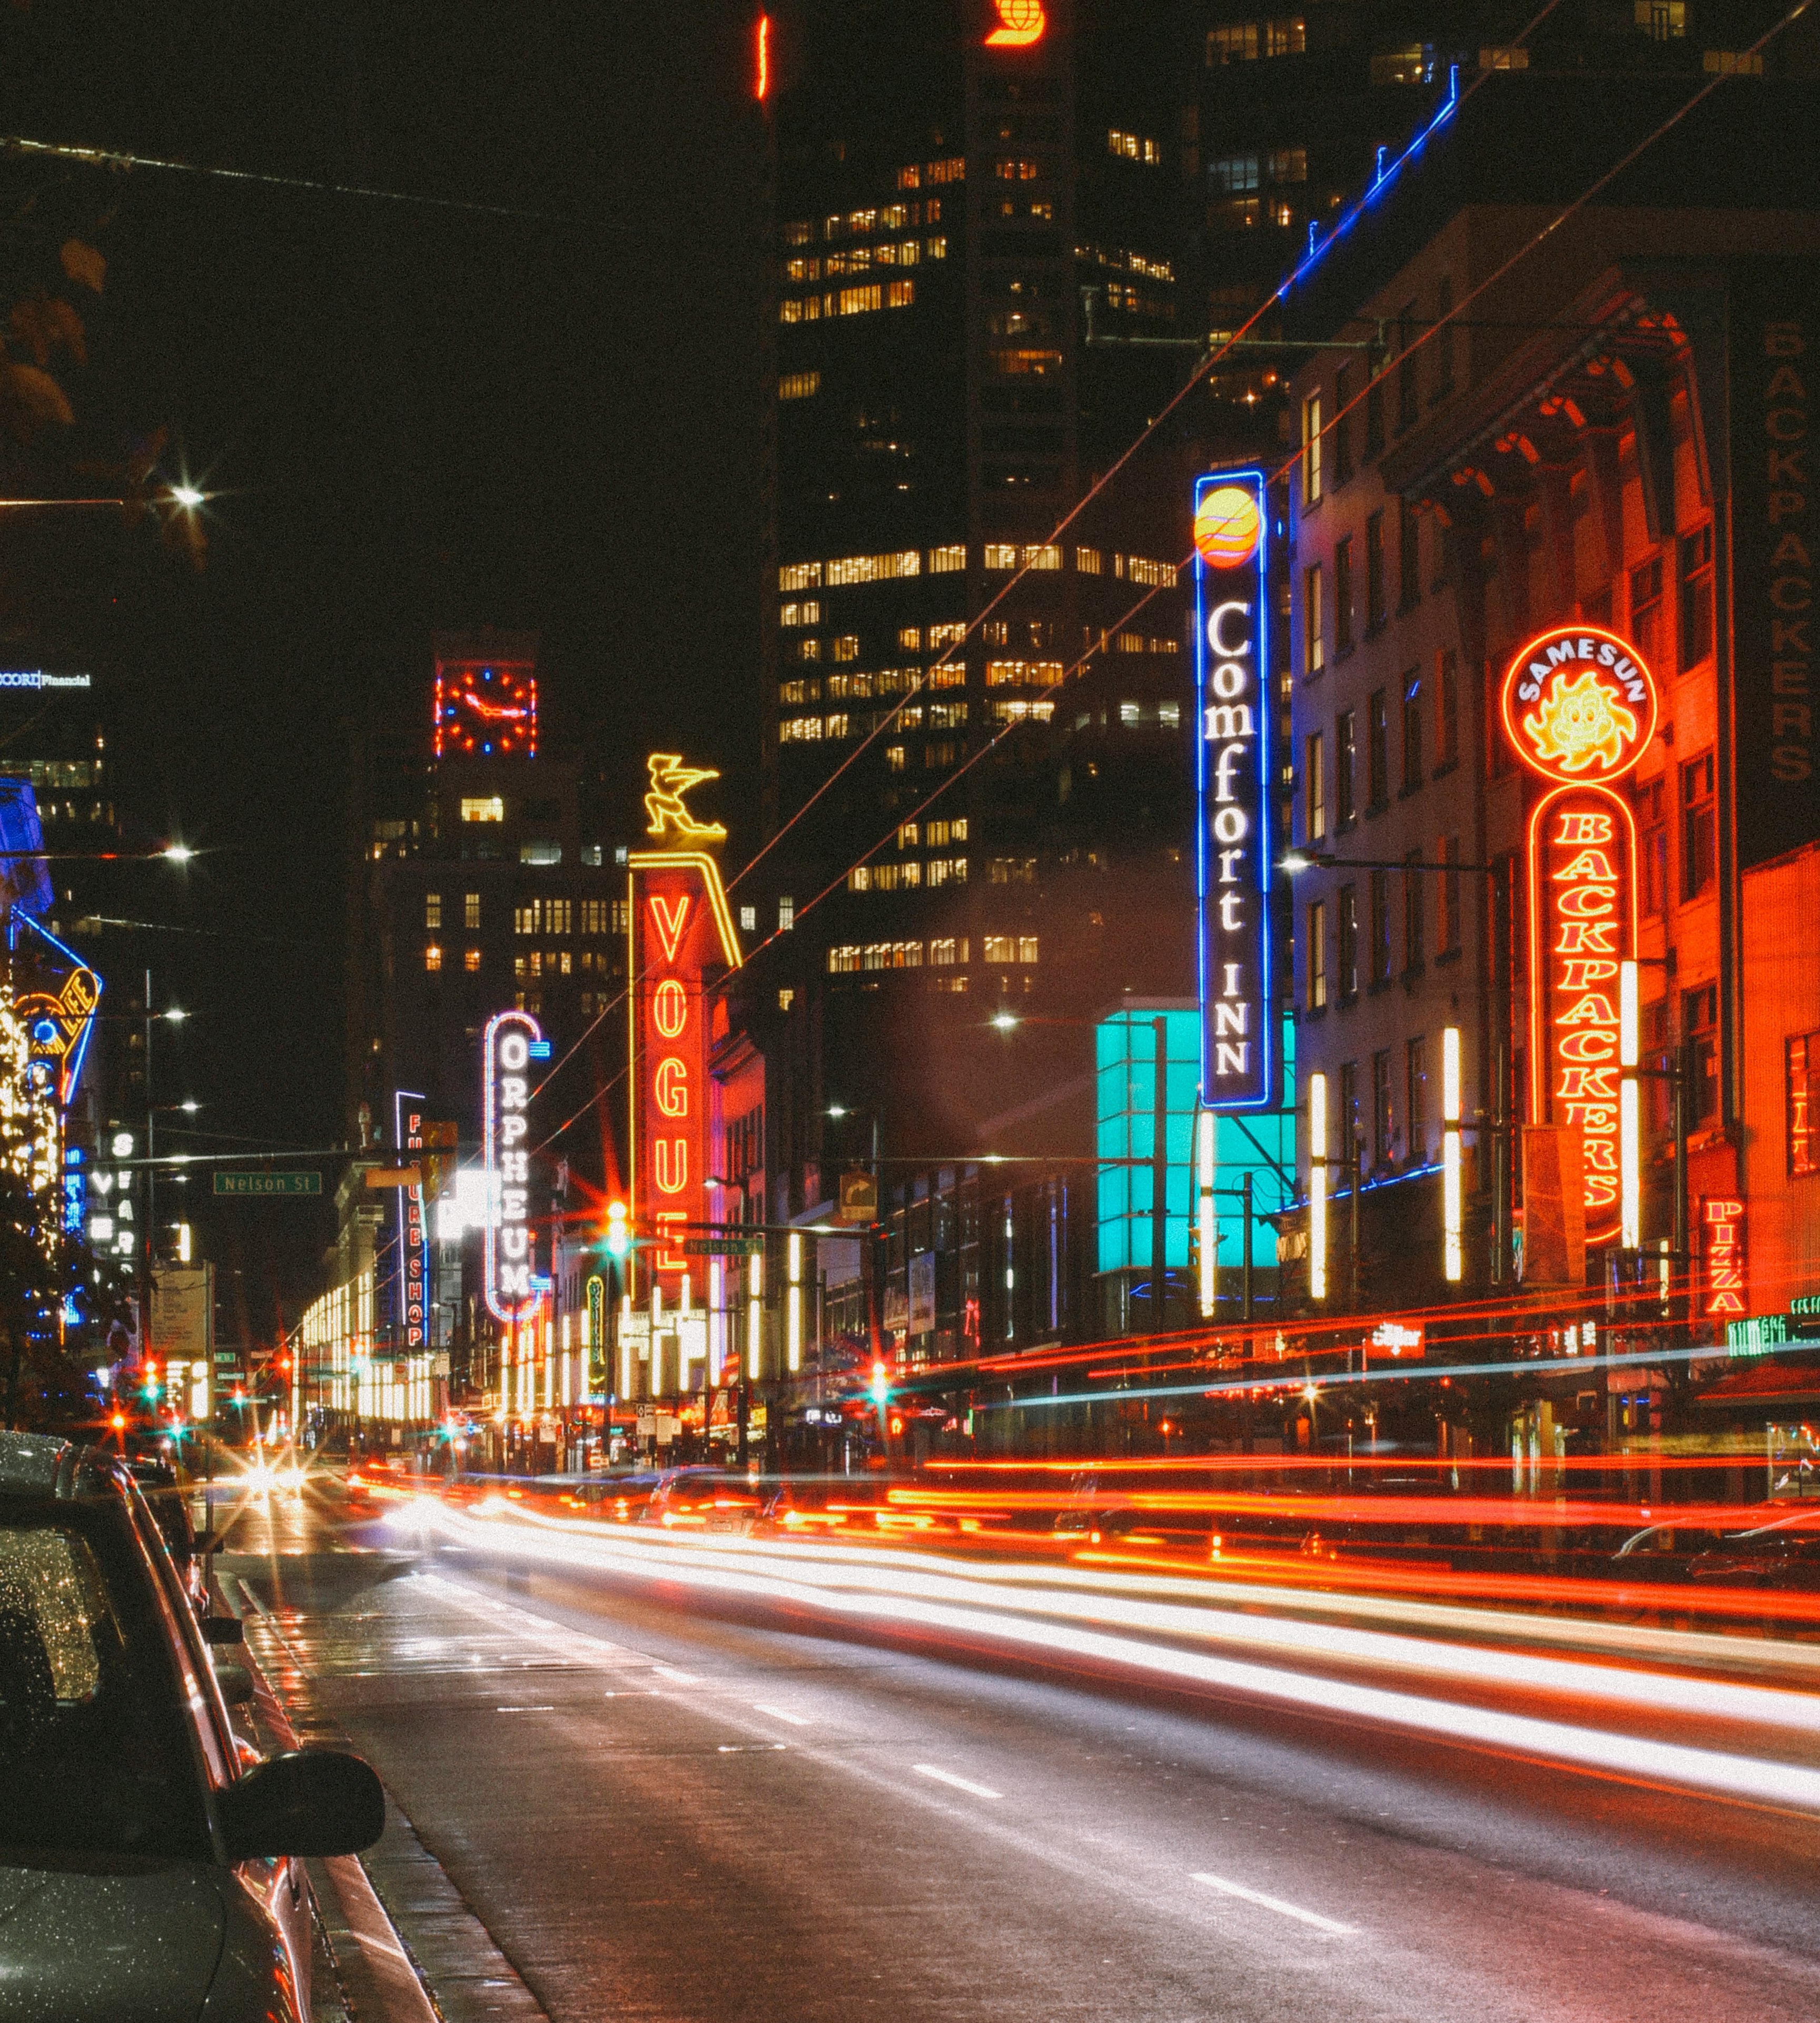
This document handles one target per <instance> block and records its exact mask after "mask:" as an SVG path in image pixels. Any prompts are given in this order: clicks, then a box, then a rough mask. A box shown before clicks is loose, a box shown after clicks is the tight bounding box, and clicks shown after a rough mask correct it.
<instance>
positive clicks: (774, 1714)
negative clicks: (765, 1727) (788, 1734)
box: [752, 1700, 814, 1728]
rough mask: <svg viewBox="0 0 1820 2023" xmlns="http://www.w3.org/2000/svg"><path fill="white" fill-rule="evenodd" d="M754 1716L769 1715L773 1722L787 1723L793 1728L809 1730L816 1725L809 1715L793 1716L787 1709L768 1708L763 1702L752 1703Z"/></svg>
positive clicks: (755, 1701)
mask: <svg viewBox="0 0 1820 2023" xmlns="http://www.w3.org/2000/svg"><path fill="white" fill-rule="evenodd" d="M752 1711H753V1713H754V1714H769V1716H770V1717H771V1718H772V1719H773V1721H788V1722H789V1724H790V1725H791V1727H792V1728H809V1727H812V1726H813V1725H814V1724H813V1722H812V1721H810V1720H809V1717H808V1715H807V1714H791V1712H790V1711H789V1710H788V1708H786V1707H767V1706H766V1704H765V1703H764V1702H763V1701H762V1700H754V1701H753V1703H752Z"/></svg>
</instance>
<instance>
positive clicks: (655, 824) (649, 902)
mask: <svg viewBox="0 0 1820 2023" xmlns="http://www.w3.org/2000/svg"><path fill="white" fill-rule="evenodd" d="M648 770H649V774H650V778H651V792H649V794H647V795H646V796H645V811H646V813H647V814H649V817H650V824H649V829H648V831H647V833H648V834H649V835H651V836H654V837H656V838H657V839H658V840H660V842H662V843H666V844H671V845H675V844H681V845H685V846H686V845H691V844H693V845H697V846H699V845H700V844H701V843H718V842H720V841H721V840H722V839H723V838H724V837H725V834H726V831H725V829H724V828H723V827H722V825H720V824H719V823H718V822H715V823H706V822H700V821H696V818H695V817H694V816H693V814H690V812H689V809H688V807H687V806H686V805H685V801H684V796H685V795H686V794H687V793H688V792H689V791H690V790H691V789H692V788H695V787H697V786H700V785H702V784H703V783H704V781H709V780H713V779H716V778H718V777H719V776H718V774H715V773H714V772H712V771H711V770H707V769H706V768H704V767H700V766H685V765H684V764H683V763H682V759H681V758H680V757H679V756H678V755H676V754H674V753H673V752H657V753H655V754H653V755H652V758H651V759H650V760H649V767H648ZM627 862H628V865H629V868H630V873H631V887H632V891H631V905H630V921H631V926H630V938H631V947H630V958H631V961H630V974H631V975H632V977H633V979H634V982H633V987H632V990H631V991H630V993H629V997H630V1011H631V1035H630V1042H631V1058H632V1076H631V1081H632V1117H631V1125H632V1145H633V1161H632V1169H633V1173H634V1189H633V1192H634V1207H635V1208H641V1212H642V1214H643V1216H644V1219H645V1221H646V1222H647V1223H648V1224H649V1226H650V1228H651V1231H652V1239H653V1240H652V1244H651V1246H650V1248H649V1251H648V1252H647V1253H646V1258H647V1261H648V1263H649V1265H650V1267H651V1269H652V1271H653V1272H654V1273H655V1274H656V1275H657V1276H658V1277H659V1278H660V1279H661V1278H663V1277H664V1276H666V1275H673V1274H678V1273H681V1272H682V1271H686V1270H688V1269H689V1258H688V1256H687V1253H685V1250H684V1249H683V1235H682V1232H683V1231H684V1230H685V1229H686V1228H687V1227H689V1224H692V1223H700V1222H704V1221H706V1220H707V1180H708V1171H707V1165H708V1159H707V1054H708V1047H707V1006H706V1002H705V996H704V979H705V978H706V976H707V972H708V971H709V970H710V969H711V968H715V967H725V968H729V969H735V968H738V967H739V964H740V945H739V941H738V938H737V937H736V935H735V934H734V932H733V916H732V914H731V913H730V912H729V909H728V906H727V898H726V892H725V888H724V887H722V883H721V875H720V867H719V865H717V864H716V863H715V862H714V859H713V858H711V857H710V856H709V855H708V854H707V852H706V851H704V850H703V849H701V848H700V847H694V848H689V847H682V848H676V847H671V848H666V849H660V850H645V851H634V852H633V853H632V854H631V855H630V858H628V860H627Z"/></svg>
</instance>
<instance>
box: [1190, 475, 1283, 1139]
mask: <svg viewBox="0 0 1820 2023" xmlns="http://www.w3.org/2000/svg"><path fill="white" fill-rule="evenodd" d="M1266 525H1267V522H1266V518H1265V503H1264V477H1263V472H1262V471H1259V470H1238V471H1222V472H1217V473H1212V474H1208V475H1207V476H1205V477H1200V478H1197V480H1196V481H1195V485H1194V641H1195V644H1194V701H1195V723H1196V726H1197V736H1196V738H1195V761H1194V786H1195V806H1196V811H1197V812H1196V836H1195V890H1196V894H1197V902H1198V908H1199V922H1200V963H1199V968H1200V979H1201V1102H1202V1103H1204V1105H1205V1107H1207V1108H1208V1109H1209V1110H1263V1109H1267V1108H1268V1107H1270V1103H1271V1100H1272V1091H1271V1087H1270V1073H1271V1063H1272V1060H1273V1059H1274V1055H1275V1051H1276V1048H1275V1037H1276V1036H1275V1034H1274V1032H1273V1030H1272V1028H1271V1018H1270V715H1271V709H1270V655H1269V650H1268V644H1269V642H1268V635H1267V624H1268V605H1267V602H1266V594H1265V580H1264V562H1265V540H1266Z"/></svg>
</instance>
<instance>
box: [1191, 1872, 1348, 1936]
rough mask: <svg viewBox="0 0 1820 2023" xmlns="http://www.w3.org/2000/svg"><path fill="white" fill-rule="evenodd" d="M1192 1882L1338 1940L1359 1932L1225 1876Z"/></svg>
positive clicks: (1199, 1876)
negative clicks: (1205, 1885)
mask: <svg viewBox="0 0 1820 2023" xmlns="http://www.w3.org/2000/svg"><path fill="white" fill-rule="evenodd" d="M1190 1881H1191V1882H1204V1883H1205V1884H1207V1886H1208V1888H1209V1889H1217V1890H1218V1891H1219V1893H1220V1894H1221V1895H1222V1897H1239V1898H1241V1899H1242V1900H1243V1901H1244V1902H1245V1903H1247V1904H1256V1905H1257V1906H1258V1907H1259V1909H1260V1910H1264V1911H1275V1912H1276V1913H1277V1915H1278V1916H1279V1917H1284V1918H1294V1919H1297V1920H1298V1921H1299V1922H1300V1923H1302V1924H1304V1925H1312V1926H1314V1929H1315V1930H1316V1931H1317V1932H1331V1933H1332V1934H1333V1935H1334V1937H1336V1938H1347V1937H1350V1936H1351V1935H1352V1934H1353V1933H1355V1932H1357V1931H1358V1926H1357V1925H1343V1924H1341V1923H1340V1922H1339V1919H1337V1918H1324V1917H1322V1916H1321V1913H1320V1912H1319V1911H1304V1910H1303V1908H1302V1907H1301V1906H1300V1905H1299V1904H1285V1902H1284V1901H1283V1900H1282V1898H1281V1897H1266V1896H1265V1894H1264V1893H1263V1891H1262V1890H1259V1889H1247V1888H1246V1887H1245V1886H1244V1884H1243V1883H1242V1882H1227V1881H1226V1878H1225V1877H1224V1876H1223V1875H1193V1876H1191V1877H1190Z"/></svg>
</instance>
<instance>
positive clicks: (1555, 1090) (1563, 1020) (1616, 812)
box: [1500, 625, 1657, 1249]
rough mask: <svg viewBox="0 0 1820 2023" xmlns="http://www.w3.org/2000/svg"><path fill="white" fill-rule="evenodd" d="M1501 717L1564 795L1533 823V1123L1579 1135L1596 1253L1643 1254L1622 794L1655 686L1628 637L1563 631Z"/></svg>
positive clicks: (1652, 713)
mask: <svg viewBox="0 0 1820 2023" xmlns="http://www.w3.org/2000/svg"><path fill="white" fill-rule="evenodd" d="M1500 712H1501V714H1502V716H1503V719H1504V734H1505V736H1506V737H1508V739H1509V740H1510V741H1511V746H1512V748H1513V749H1514V750H1515V752H1516V753H1517V755H1518V757H1519V758H1521V759H1522V761H1523V763H1525V765H1526V766H1529V769H1530V770H1531V771H1533V772H1534V773H1537V774H1540V777H1542V778H1544V780H1547V781H1550V782H1551V783H1552V784H1553V791H1552V792H1549V793H1547V794H1545V795H1544V796H1543V797H1542V799H1540V801H1538V802H1537V803H1536V805H1535V807H1534V808H1533V810H1532V811H1531V813H1530V817H1529V990H1530V1028H1531V1035H1532V1037H1531V1044H1530V1048H1529V1056H1530V1063H1531V1067H1530V1105H1531V1114H1532V1115H1533V1118H1534V1119H1535V1121H1536V1122H1537V1123H1538V1124H1555V1125H1565V1126H1570V1127H1577V1129H1578V1130H1579V1131H1580V1132H1581V1151H1582V1172H1583V1175H1584V1202H1585V1208H1586V1241H1587V1242H1588V1244H1589V1245H1599V1244H1606V1243H1610V1242H1614V1241H1617V1242H1621V1243H1623V1244H1625V1245H1627V1246H1629V1247H1630V1248H1632V1249H1634V1248H1635V1246H1636V1242H1638V1240H1639V1235H1640V1231H1639V1221H1640V1181H1639V1178H1638V1161H1639V1158H1640V1150H1641V1148H1640V1144H1639V1128H1638V1113H1637V1098H1636V1084H1635V1077H1634V1074H1631V1073H1628V1072H1627V1070H1628V1069H1634V1066H1635V1059H1634V1055H1635V983H1634V981H1631V982H1627V981H1626V972H1627V971H1632V973H1633V975H1634V971H1633V970H1632V966H1633V965H1634V964H1635V958H1636V920H1637V892H1636V865H1637V848H1636V825H1635V821H1634V819H1633V818H1632V814H1631V808H1630V803H1629V802H1628V800H1627V799H1625V798H1624V796H1623V795H1621V793H1618V792H1615V791H1614V783H1615V782H1617V781H1621V780H1622V779H1623V778H1624V777H1625V775H1626V774H1628V773H1630V772H1631V771H1632V770H1633V768H1634V767H1635V766H1636V764H1637V762H1638V761H1639V759H1641V758H1642V757H1643V754H1644V753H1645V752H1646V751H1647V750H1648V748H1649V744H1650V739H1651V738H1652V737H1654V734H1655V729H1656V717H1657V698H1656V685H1655V682H1654V678H1653V677H1652V676H1651V675H1650V671H1649V668H1647V667H1646V665H1645V664H1644V662H1643V658H1642V657H1641V655H1640V654H1639V653H1638V652H1637V651H1636V649H1635V647H1634V646H1632V645H1631V644H1630V642H1628V640H1626V639H1624V638H1621V637H1620V636H1619V635H1617V633H1615V632H1608V631H1606V630H1604V628H1603V627H1599V626H1596V625H1561V626H1556V627H1553V628H1552V629H1551V630H1550V631H1546V632H1543V633H1540V634H1538V635H1537V637H1536V638H1533V639H1532V640H1531V641H1530V642H1529V644H1528V645H1527V646H1525V647H1523V648H1522V650H1521V651H1520V652H1519V653H1517V654H1516V655H1515V657H1513V659H1512V660H1511V664H1510V666H1509V668H1508V669H1507V671H1506V672H1505V675H1504V686H1503V690H1502V691H1501V694H1500ZM1627 1088H1628V1095H1627V1093H1626V1090H1627Z"/></svg>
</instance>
